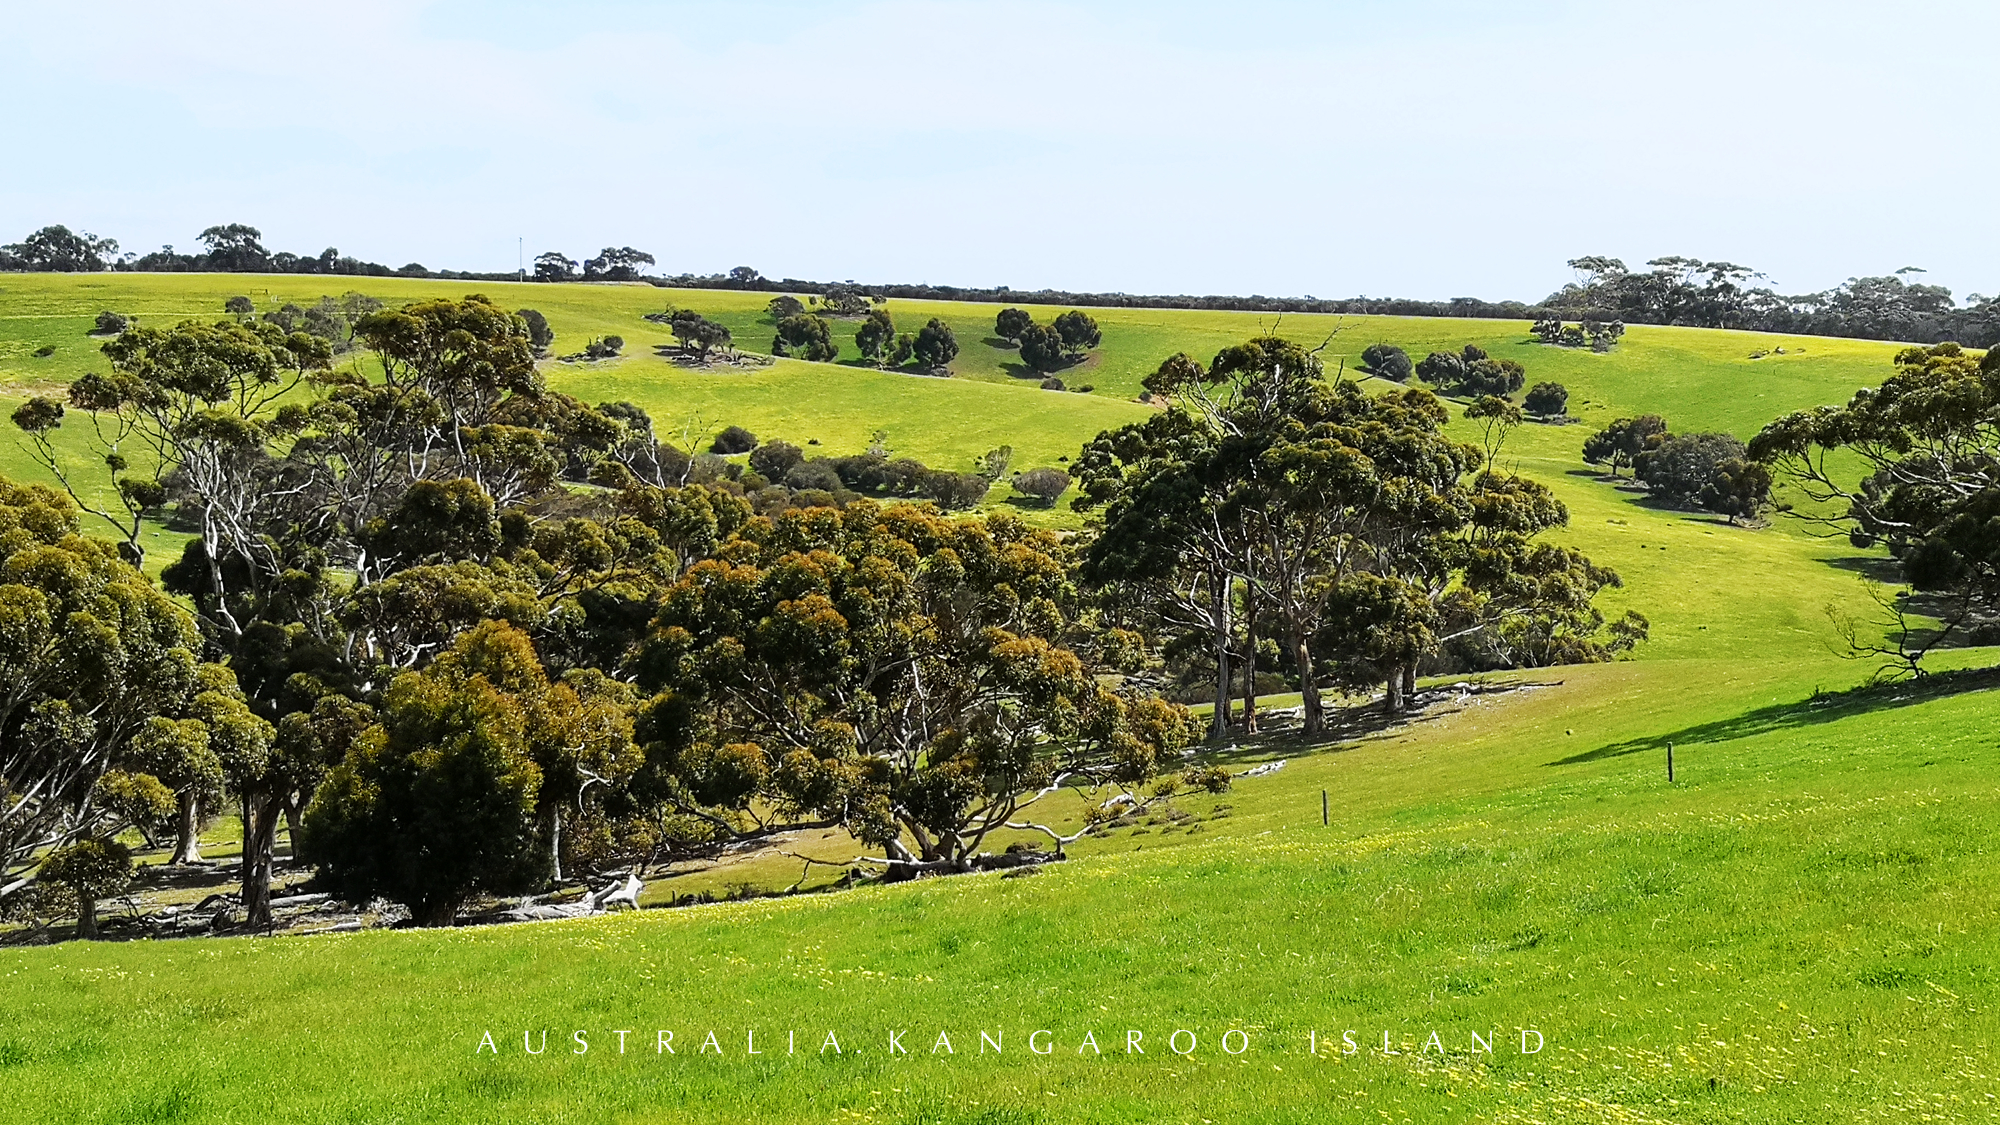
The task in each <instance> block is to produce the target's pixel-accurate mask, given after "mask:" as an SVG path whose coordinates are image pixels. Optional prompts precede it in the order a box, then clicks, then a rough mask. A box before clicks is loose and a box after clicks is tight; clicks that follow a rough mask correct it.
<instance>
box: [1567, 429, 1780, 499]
mask: <svg viewBox="0 0 2000 1125" xmlns="http://www.w3.org/2000/svg"><path fill="white" fill-rule="evenodd" d="M1583 459H1584V461H1586V462H1587V463H1589V464H1593V465H1603V466H1605V467H1607V468H1609V469H1610V470H1611V473H1612V475H1613V476H1616V475H1617V474H1618V470H1619V468H1620V467H1623V466H1630V467H1631V469H1632V475H1633V478H1634V479H1635V480H1636V481H1638V482H1639V483H1640V484H1643V485H1645V486H1646V490H1647V492H1649V493H1650V494H1651V495H1653V496H1654V497H1656V498H1657V499H1659V500H1660V501H1661V502H1662V503H1665V504H1669V505H1672V506H1674V507H1678V508H1690V509H1701V510H1705V511H1711V512H1715V513H1717V514H1720V515H1723V516H1727V517H1728V518H1729V522H1730V523H1732V524H1735V523H1743V522H1748V521H1752V520H1755V519H1756V518H1757V517H1758V516H1759V515H1760V514H1761V513H1762V512H1763V511H1764V510H1765V509H1767V508H1769V507H1770V506H1771V483H1772V478H1771V473H1770V470H1769V469H1768V468H1766V467H1765V466H1763V465H1762V464H1759V463H1758V462H1757V461H1756V460H1754V459H1753V458H1752V457H1751V455H1750V452H1749V450H1748V449H1747V448H1746V447H1745V446H1744V444H1743V443H1742V442H1741V441H1739V440H1737V438H1736V437H1734V436H1733V435H1730V434H1722V433H1695V434H1675V433H1671V432H1669V431H1668V429H1667V422H1666V419H1664V418H1662V417H1660V416H1659V415H1657V414H1642V415H1640V416H1638V417H1636V418H1620V419H1617V420H1616V421H1613V422H1612V423H1611V424H1610V425H1609V426H1606V427H1605V428H1604V429H1602V430H1599V431H1598V432H1597V433H1595V434H1592V435H1591V436H1590V437H1588V438H1586V439H1585V440H1584V443H1583Z"/></svg>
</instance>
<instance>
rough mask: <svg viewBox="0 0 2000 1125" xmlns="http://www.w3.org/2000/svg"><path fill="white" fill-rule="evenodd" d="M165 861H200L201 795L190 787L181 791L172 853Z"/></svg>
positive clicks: (179, 862) (172, 862)
mask: <svg viewBox="0 0 2000 1125" xmlns="http://www.w3.org/2000/svg"><path fill="white" fill-rule="evenodd" d="M167 862H168V863H170V864H182V863H200V862H201V796H200V795H199V794H197V793H196V792H195V791H194V789H193V788H192V787H189V788H188V789H186V790H184V791H183V792H182V793H181V812H180V817H179V818H178V819H177V820H175V822H174V855H173V858H172V859H169V860H168V861H167Z"/></svg>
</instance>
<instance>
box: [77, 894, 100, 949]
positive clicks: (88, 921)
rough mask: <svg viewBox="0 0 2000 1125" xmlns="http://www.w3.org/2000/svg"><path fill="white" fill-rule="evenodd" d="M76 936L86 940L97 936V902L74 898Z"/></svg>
mask: <svg viewBox="0 0 2000 1125" xmlns="http://www.w3.org/2000/svg"><path fill="white" fill-rule="evenodd" d="M76 936H77V937H79V938H83V939H85V940H88V939H90V938H94V937H96V936H97V900H96V899H94V898H92V897H90V896H89V895H81V894H80V895H78V896H76Z"/></svg>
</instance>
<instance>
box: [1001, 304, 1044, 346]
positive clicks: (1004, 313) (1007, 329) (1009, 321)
mask: <svg viewBox="0 0 2000 1125" xmlns="http://www.w3.org/2000/svg"><path fill="white" fill-rule="evenodd" d="M1033 323H1035V318H1034V317H1032V316H1029V315H1028V310H1026V309H1001V310H1000V314H999V315H998V316H995V317H994V318H993V334H994V335H995V336H998V337H1000V338H1001V339H1002V340H1012V341H1014V342H1015V343H1019V342H1020V340H1021V333H1023V332H1026V331H1027V330H1028V326H1029V325H1031V324H1033Z"/></svg>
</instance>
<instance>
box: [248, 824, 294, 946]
mask: <svg viewBox="0 0 2000 1125" xmlns="http://www.w3.org/2000/svg"><path fill="white" fill-rule="evenodd" d="M283 804H284V801H283V799H282V798H280V797H278V796H277V795H275V794H270V795H265V796H262V797H259V798H258V799H257V800H255V801H253V802H250V805H249V815H248V816H247V817H245V818H244V821H243V858H244V864H243V909H244V911H245V913H246V918H245V921H246V922H247V923H248V924H249V925H250V926H252V927H258V926H269V925H270V924H271V866H272V856H273V854H274V853H275V852H276V851H277V844H278V816H279V812H280V807H281V806H282V805H283Z"/></svg>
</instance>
